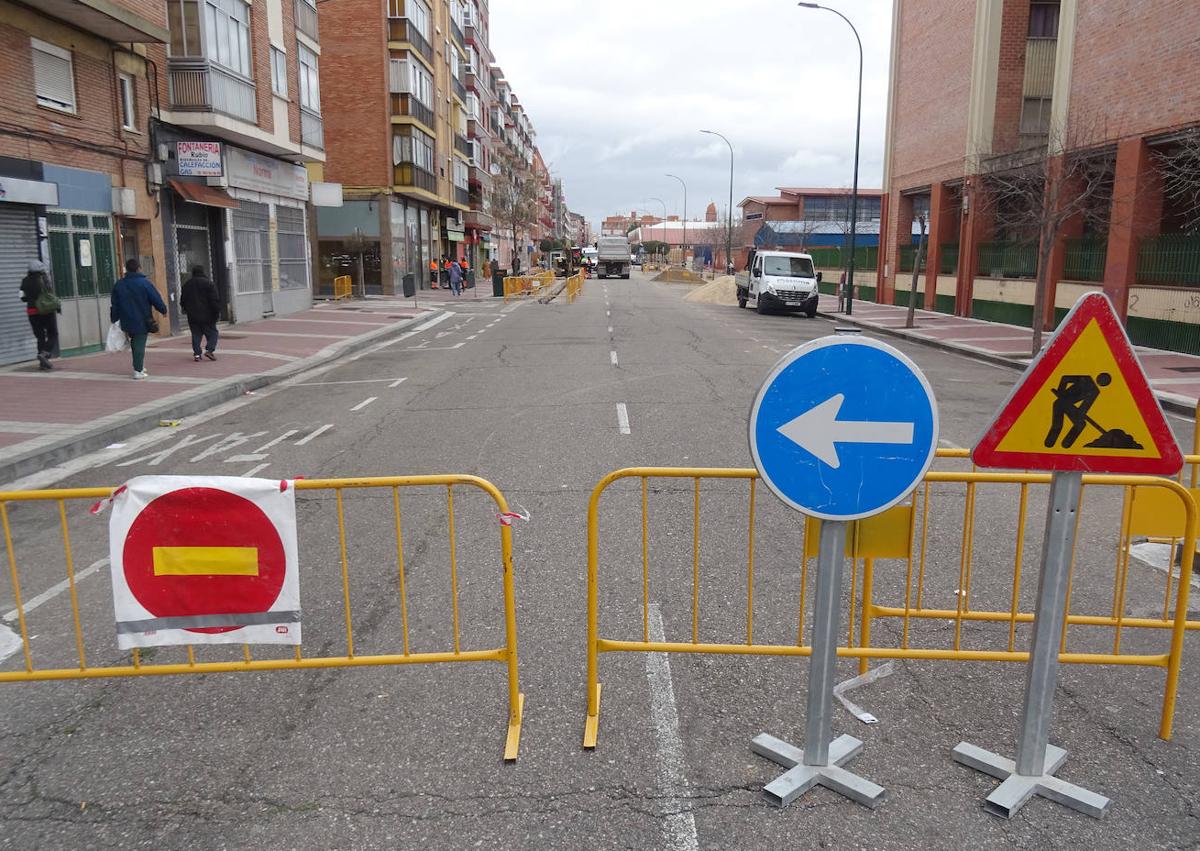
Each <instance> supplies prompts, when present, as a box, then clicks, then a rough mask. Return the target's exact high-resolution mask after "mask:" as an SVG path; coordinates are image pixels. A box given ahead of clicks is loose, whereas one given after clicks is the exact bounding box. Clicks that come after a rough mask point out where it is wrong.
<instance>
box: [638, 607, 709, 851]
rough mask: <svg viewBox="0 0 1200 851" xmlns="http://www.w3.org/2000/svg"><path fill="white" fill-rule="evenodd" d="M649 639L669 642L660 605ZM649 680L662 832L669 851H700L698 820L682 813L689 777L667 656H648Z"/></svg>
mask: <svg viewBox="0 0 1200 851" xmlns="http://www.w3.org/2000/svg"><path fill="white" fill-rule="evenodd" d="M649 614H650V640H651V641H657V642H662V641H666V640H667V639H666V634H665V631H664V630H663V619H662V612H661V611H659V608H658V603H651V604H650V613H649ZM646 679H647V680H649V682H650V719H651V721H652V722H653V724H654V740H655V744H656V745H657V748H656V750H657V752H658V783H659V787H660V788H661V790H662V793H663V795H664V796H665V797H666V798H667V800H666V801H664V809H665V810H667V815H666V817H665V818H664V819H663V823H662V833H663V841H664V844H665V847H666V848H669V849H672V851H698V849H699V848H700V840H699V837H698V836H697V834H696V817H695V815H693V814H692V812H691V810H690V809H688V810H685V811H682V812H679V810H681V809H682V808H683V807H684V806H686V804H685V803H684V801H685V800H686V798H687V775H686V772H685V771H684V766H685V762H684V758H683V740H682V739H681V738H680V737H679V710H678V709H677V707H676V705H675V684H674V683H673V682H672V680H671V662H670V660H669V659H668V658H667V654H666V653H648V654H646Z"/></svg>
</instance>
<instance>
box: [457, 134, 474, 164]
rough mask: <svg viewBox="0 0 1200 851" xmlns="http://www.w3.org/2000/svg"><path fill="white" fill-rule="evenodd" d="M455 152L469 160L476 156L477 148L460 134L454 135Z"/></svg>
mask: <svg viewBox="0 0 1200 851" xmlns="http://www.w3.org/2000/svg"><path fill="white" fill-rule="evenodd" d="M454 150H456V151H458V152H459V153H460V154H462V155H463V156H464V157H466V158H467V159H470V158H471V157H473V156H475V146H474V145H472V144H471V140H470V139H468V138H467V137H466V136H460V135H459V134H458V133H455V134H454Z"/></svg>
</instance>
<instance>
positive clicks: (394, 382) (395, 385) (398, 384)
mask: <svg viewBox="0 0 1200 851" xmlns="http://www.w3.org/2000/svg"><path fill="white" fill-rule="evenodd" d="M406 381H408V376H407V375H406V376H404V378H397V379H396V380H395V381H393V382H392V383H391V384H389V385H388V387H389V388H392V387H399V386H400V385H401V384H403V383H404V382H406Z"/></svg>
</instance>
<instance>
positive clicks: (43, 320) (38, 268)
mask: <svg viewBox="0 0 1200 851" xmlns="http://www.w3.org/2000/svg"><path fill="white" fill-rule="evenodd" d="M44 289H45V290H49V291H50V292H54V288H53V287H52V286H51V285H50V278H49V277H48V276H47V275H46V266H45V265H44V264H43V263H41V262H40V261H38V260H33V261H31V262H30V264H29V274H28V275H26V276H25V277H24V278H22V279H21V301H23V302H25V313H26V314H28V316H29V325H30V327H31V328H33V336H34V338H35V339H36V340H37V359H38V366H39V367H41V368H42V369H43V370H46V369H53V368H54V367H52V366H51V365H50V358H52V357H56V356H57V355H58V314H60V313H62V308H61V307H60V308H59V309H58V310H55V311H51V312H50V313H42V312H40V311H39V310H38V306H37V301H38V296H40V295H41V294H42V290H44Z"/></svg>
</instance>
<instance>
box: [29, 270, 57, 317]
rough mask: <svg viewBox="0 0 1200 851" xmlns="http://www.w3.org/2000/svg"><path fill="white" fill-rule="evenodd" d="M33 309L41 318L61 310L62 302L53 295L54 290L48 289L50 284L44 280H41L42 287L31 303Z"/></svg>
mask: <svg viewBox="0 0 1200 851" xmlns="http://www.w3.org/2000/svg"><path fill="white" fill-rule="evenodd" d="M33 307H34V310H36V311H37V312H38V313H39V314H41V315H42V316H45V315H46V314H48V313H58V311H59V310H60V309H61V308H62V301H60V300H59V298H58V296H57V295H55V294H54V290H52V289H51V288H50V284H49V282H48V281H46V279H45V278H43V279H42V286H41V289H40V290H39V291H38V296H37V298H36V299H35V300H34V302H33Z"/></svg>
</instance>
